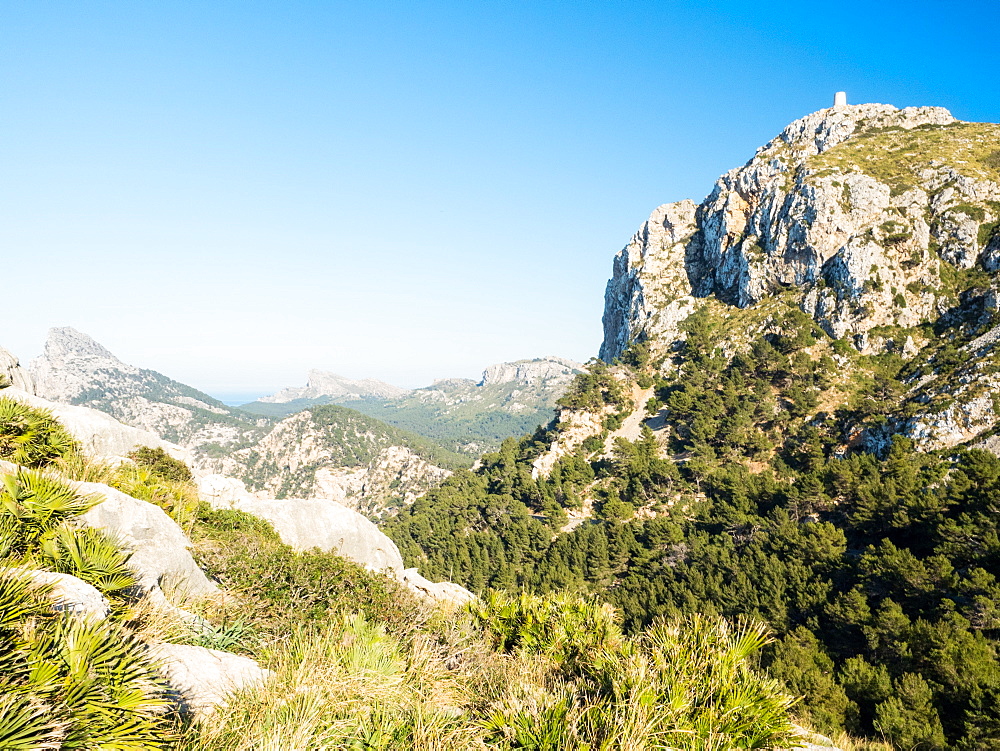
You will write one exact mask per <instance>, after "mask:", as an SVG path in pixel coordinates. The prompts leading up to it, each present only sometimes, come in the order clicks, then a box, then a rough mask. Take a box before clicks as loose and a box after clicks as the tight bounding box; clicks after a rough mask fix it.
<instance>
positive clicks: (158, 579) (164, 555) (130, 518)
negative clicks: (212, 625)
mask: <svg viewBox="0 0 1000 751" xmlns="http://www.w3.org/2000/svg"><path fill="white" fill-rule="evenodd" d="M71 484H72V485H73V486H74V487H75V488H77V490H78V491H79V492H81V493H86V494H91V493H92V494H95V495H99V496H102V497H103V498H104V500H103V501H102V502H101V503H99V504H97V505H96V506H94V508H92V509H90V510H89V511H88V512H87V513H86V514H84V515H83V516H82V517H80V519H81V521H82V522H83V523H84V524H86V525H87V526H90V527H94V528H97V529H103V530H106V531H107V532H109V533H111V534H113V535H114V536H115V537H117V538H118V539H119V540H120V541H121V542H122V543H123V544H124V545H125V547H127V548H128V549H129V550H131V551H132V559H131V564H132V566H133V567H134V568H135V569H136V570H137V572H138V573H139V577H140V581H139V584H140V586H141V588H142V589H143V590H145V591H149V590H152V589H154V588H156V587H158V586H160V585H162V584H164V583H169V584H170V586H171V587H172V588H174V589H175V590H177V591H180V592H183V593H186V594H188V595H193V596H202V595H209V594H213V593H215V592H216V591H218V588H217V587H216V586H215V585H214V584H212V582H210V581H209V580H208V577H207V576H205V573H204V572H203V571H202V570H201V569H200V568H198V565H197V564H196V563H195V562H194V558H192V557H191V553H190V551H189V550H188V548H189V547H190V546H191V541H190V540H188V538H187V535H185V534H184V531H183V530H182V529H181V528H180V527H179V526H178V525H177V522H175V521H174V520H173V519H171V518H170V517H169V516H167V514H166V512H164V511H163V509H161V508H160V507H159V506H156V505H154V504H152V503H147V502H146V501H140V500H138V499H136V498H132V497H131V496H128V495H126V494H125V493H122V492H121V491H120V490H115V489H114V488H111V487H108V486H107V485H101V484H99V483H94V482H74V483H71Z"/></svg>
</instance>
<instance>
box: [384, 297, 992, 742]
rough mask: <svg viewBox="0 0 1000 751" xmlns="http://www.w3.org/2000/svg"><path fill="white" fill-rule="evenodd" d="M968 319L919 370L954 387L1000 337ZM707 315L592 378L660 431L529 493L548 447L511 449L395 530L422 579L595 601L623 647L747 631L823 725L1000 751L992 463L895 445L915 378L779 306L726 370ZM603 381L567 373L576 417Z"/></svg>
mask: <svg viewBox="0 0 1000 751" xmlns="http://www.w3.org/2000/svg"><path fill="white" fill-rule="evenodd" d="M969 300H970V302H969V305H968V308H967V309H966V310H965V313H964V314H963V315H955V316H952V317H951V319H949V320H950V321H951V322H952V324H953V325H952V326H951V327H949V326H947V325H945V323H944V322H943V323H942V325H941V326H940V327H939V329H938V331H937V336H938V338H937V340H936V342H935V344H934V345H932V346H931V347H930V348H929V349H928V351H926V352H925V353H924V357H925V358H926V360H923V361H924V362H926V363H927V364H926V366H924V367H925V369H926V370H927V371H928V373H931V372H932V373H934V374H936V375H937V376H938V377H941V378H943V377H945V375H946V373H947V372H949V369H951V372H954V370H955V368H956V367H957V362H955V361H954V360H950V359H949V357H950V355H948V354H947V353H948V352H952V351H954V348H955V347H957V346H960V345H961V343H962V342H963V341H968V340H969V339H971V338H972V337H973V336H975V335H976V334H978V333H981V332H982V331H983V330H985V329H986V328H988V327H989V326H991V325H993V324H994V323H995V321H994V320H993V319H992V318H990V317H989V316H988V315H987V316H986V317H985V318H984V317H983V316H982V314H981V312H980V311H981V308H979V307H977V305H978V303H977V302H976V299H975V298H974V297H972V298H969ZM713 310H714V309H713V308H712V307H711V306H710V307H708V308H705V309H703V311H702V312H701V313H698V314H696V315H694V316H692V317H691V318H690V319H689V320H688V321H687V322H686V323H685V324H684V325H685V328H686V329H687V338H686V341H685V343H684V345H683V348H682V350H681V351H680V352H679V353H678V356H677V358H676V360H675V361H674V363H673V364H671V363H669V362H668V363H660V362H651V361H650V359H649V356H648V354H647V353H646V350H645V348H644V347H642V346H636V347H633V349H632V350H630V351H629V353H627V355H626V357H625V360H626V362H625V363H622V364H620V365H618V366H616V367H615V368H612V369H611V370H610V371H606V370H603V371H602V369H601V367H598V372H606V373H610V374H611V375H613V376H614V377H615V378H616V379H617V380H618V382H619V383H623V382H624V383H628V382H635V381H642V382H644V383H647V384H649V383H653V384H655V394H656V396H655V398H654V399H651V402H652V403H651V404H650V405H649V407H650V409H651V410H652V412H654V413H657V419H656V420H654V421H653V422H654V424H657V425H658V426H659V429H658V432H657V434H654V433H653V432H652V431H651V430H650V429H649V428H648V427H647V428H646V429H645V431H644V433H643V434H642V435H641V436H640V437H639V438H638V439H637V440H635V441H631V442H630V441H626V440H624V439H618V440H617V441H616V442H615V445H614V447H613V450H612V451H611V452H610V453H609V454H605V453H604V452H603V446H604V443H605V440H604V438H603V436H597V440H594V441H589V442H584V445H582V446H581V447H580V448H579V449H578V450H577V451H576V452H575V453H573V454H570V455H567V456H564V457H563V458H561V459H559V460H558V461H557V462H556V464H555V465H554V467H553V469H552V471H551V473H549V474H548V475H547V476H536V477H534V478H533V477H532V471H533V466H532V463H533V462H534V461H535V460H536V459H537V457H538V456H539V455H540V454H541V453H543V452H545V451H546V450H548V447H549V446H550V445H551V442H552V439H553V438H556V437H558V433H556V434H555V435H545V434H542V433H539V434H537V435H536V436H534V437H530V438H525V439H523V440H521V441H520V442H515V441H508V442H506V443H505V444H504V446H503V447H502V448H501V450H500V451H499V452H498V453H495V454H490V455H487V456H485V457H483V464H482V467H481V468H480V469H479V470H478V471H477V472H475V473H469V472H466V473H460V474H458V475H456V476H455V477H453V478H452V479H450V480H449V481H447V482H446V483H445V484H444V485H443V486H442V487H440V488H438V489H437V490H434V491H431V492H430V493H428V494H427V495H426V496H425V497H423V498H421V499H420V500H418V501H417V503H415V504H414V505H413V506H412V507H411V508H409V509H407V510H405V511H404V512H402V513H401V514H400V515H399V516H398V517H397V518H396V519H394V520H392V521H390V522H389V523H387V525H386V527H385V529H386V532H387V533H388V534H390V536H392V537H393V538H394V539H395V540H396V542H397V544H398V545H399V546H400V549H401V551H402V552H403V555H404V558H405V559H406V561H407V564H408V565H419V566H420V567H421V570H423V571H426V572H428V575H431V576H433V575H443V576H449V577H451V578H452V580H454V581H456V582H459V583H462V584H463V585H465V586H467V587H469V588H471V589H473V590H474V591H479V592H482V591H484V590H486V589H487V588H489V587H495V588H501V589H506V590H510V591H518V590H527V591H531V592H537V593H554V592H560V593H565V592H573V593H578V594H580V595H582V596H592V595H597V596H599V597H601V598H604V599H606V600H607V601H608V602H610V603H612V604H614V605H615V606H617V607H619V608H621V610H622V613H623V617H624V625H625V629H626V631H627V632H633V633H636V632H639V631H641V630H642V629H644V628H647V627H649V626H650V624H652V623H654V622H655V621H656V619H658V618H661V617H668V618H683V617H694V616H695V615H697V614H712V615H721V616H724V617H728V618H736V617H740V616H749V617H753V618H758V619H760V620H762V621H763V622H766V623H767V624H768V625H769V626H770V627H771V628H772V629H774V631H775V633H776V634H777V637H778V638H777V641H776V642H775V643H774V644H773V645H772V646H770V647H769V648H768V649H767V650H766V653H765V665H766V666H767V668H768V670H769V671H770V673H771V674H772V675H774V676H775V677H777V678H779V679H781V680H783V681H784V685H785V686H786V688H787V690H789V691H790V692H791V693H794V694H802V695H804V697H805V698H804V699H803V706H802V708H801V710H800V711H802V712H803V714H805V715H806V716H807V717H808V718H809V719H810V721H811V722H813V723H814V724H815V725H816V726H818V727H819V728H821V729H823V730H825V731H828V732H835V731H838V730H849V731H851V732H852V733H856V734H859V735H863V736H868V737H872V738H886V739H888V740H891V741H892V742H893V744H894V746H895V747H898V748H905V749H911V748H921V749H934V748H961V749H987V748H1000V716H998V715H997V713H996V712H995V707H996V706H997V702H998V700H1000V661H998V656H997V651H998V648H1000V609H998V606H997V603H998V602H1000V584H998V582H997V580H996V572H997V571H998V570H1000V542H998V540H1000V526H998V519H1000V516H998V510H997V508H996V499H997V497H998V493H1000V459H997V457H996V456H994V455H993V454H990V453H987V452H985V451H981V450H974V449H966V448H956V449H953V450H948V451H938V452H930V453H920V452H917V451H916V450H915V447H914V444H913V442H912V441H911V440H909V439H906V438H901V437H895V438H890V434H891V431H889V430H888V427H887V426H888V425H889V424H890V423H891V422H892V421H893V420H894V419H897V420H903V419H905V417H906V415H907V414H908V413H910V412H911V410H912V408H913V407H922V406H923V405H921V404H919V403H916V402H915V403H913V404H912V405H911V404H910V403H909V402H907V401H906V400H904V399H903V398H901V397H902V394H903V393H904V391H905V388H906V387H905V385H904V383H903V381H902V380H901V379H905V378H912V377H913V375H912V373H913V372H914V371H915V370H919V362H921V360H919V359H917V360H914V361H913V362H912V363H910V364H909V365H906V366H904V361H903V359H902V358H900V357H899V356H896V355H891V354H889V355H882V356H872V357H863V356H860V355H858V354H857V353H856V352H854V353H853V354H840V353H841V352H845V353H846V352H849V351H853V350H850V349H849V348H845V347H844V346H843V343H841V342H838V341H834V340H831V339H830V338H829V337H828V336H827V335H826V334H824V333H823V332H822V330H821V329H819V328H818V327H817V326H816V325H815V324H814V323H813V322H812V321H810V320H809V319H808V318H807V317H805V316H804V315H802V314H801V312H800V311H798V310H796V309H795V308H792V307H788V308H786V309H785V310H786V313H785V314H784V316H783V317H782V316H777V317H774V318H772V321H771V325H770V326H769V327H766V328H769V329H770V333H767V334H764V335H761V336H759V337H758V338H756V339H755V340H752V341H751V342H750V343H749V345H748V346H747V347H746V348H745V349H741V351H739V352H738V353H737V354H736V355H735V356H734V357H732V358H731V359H729V358H727V357H725V356H724V355H723V350H722V349H720V345H723V344H726V343H727V342H728V341H729V337H728V335H727V322H726V321H725V320H724V319H722V318H720V317H718V316H717V314H716V313H714V312H713ZM738 315H740V316H745V315H746V313H745V312H738ZM744 330H745V329H744ZM848 360H850V362H851V363H852V367H851V368H849V369H848V368H845V367H844V366H843V364H844V363H845V362H847V361H848ZM665 373H669V374H670V375H664V374H665ZM602 382H604V383H607V382H608V376H607V375H606V376H604V377H603V380H602V378H598V377H595V376H581V377H580V379H579V380H578V384H577V387H576V389H574V390H572V391H571V393H570V395H569V397H568V398H567V399H568V401H567V403H568V404H572V405H574V406H577V407H578V408H584V409H589V410H594V409H595V408H597V407H599V406H601V402H602V401H603V402H606V403H609V406H608V409H612V410H617V409H619V403H618V400H619V399H620V392H621V388H619V389H618V390H617V393H612V392H613V391H614V390H611V389H607V388H604V389H603V390H602V388H601V387H600V385H601V383H602ZM612 401H614V403H611V402H612ZM894 415H895V417H894ZM605 435H606V432H605ZM536 475H537V472H536ZM567 514H570V515H571V517H572V518H576V519H577V520H578V521H577V523H576V524H567ZM581 522H582V523H581Z"/></svg>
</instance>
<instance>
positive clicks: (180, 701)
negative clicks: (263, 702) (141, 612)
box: [150, 643, 274, 719]
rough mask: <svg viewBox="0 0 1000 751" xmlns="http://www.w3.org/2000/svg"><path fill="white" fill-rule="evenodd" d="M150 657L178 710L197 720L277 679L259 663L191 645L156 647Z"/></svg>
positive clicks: (151, 649) (152, 648)
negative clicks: (233, 697) (232, 698)
mask: <svg viewBox="0 0 1000 751" xmlns="http://www.w3.org/2000/svg"><path fill="white" fill-rule="evenodd" d="M150 654H151V656H152V657H153V658H154V659H155V660H157V661H158V662H159V663H160V664H161V665H162V668H163V677H164V678H165V680H166V681H167V685H168V686H169V688H170V695H171V698H172V699H173V701H174V703H175V704H176V705H177V707H178V709H179V710H180V711H181V712H182V713H183V714H185V715H188V716H192V717H194V718H195V719H198V718H202V717H205V716H208V715H210V714H211V713H212V712H214V711H215V710H216V709H218V708H219V707H222V706H225V704H226V700H227V699H228V698H229V697H230V696H231V695H232V694H233V693H234V692H236V691H240V690H243V689H248V688H255V687H258V686H261V685H263V684H264V683H265V682H266V681H267V680H268V679H269V678H270V677H271V676H273V675H274V673H272V672H271V671H270V670H267V669H265V668H262V667H261V666H260V665H258V664H257V661H256V660H253V659H251V658H249V657H243V656H241V655H234V654H232V653H231V652H223V651H221V650H218V649H208V648H206V647H196V646H192V645H189V644H165V643H164V644H155V645H153V646H152V647H150Z"/></svg>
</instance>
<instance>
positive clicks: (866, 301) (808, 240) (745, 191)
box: [601, 104, 1000, 360]
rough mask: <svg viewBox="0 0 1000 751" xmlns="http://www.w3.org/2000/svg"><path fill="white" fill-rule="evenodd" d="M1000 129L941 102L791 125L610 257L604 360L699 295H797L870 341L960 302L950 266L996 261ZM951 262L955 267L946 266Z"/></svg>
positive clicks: (734, 298) (668, 336) (829, 322)
mask: <svg viewBox="0 0 1000 751" xmlns="http://www.w3.org/2000/svg"><path fill="white" fill-rule="evenodd" d="M998 222H1000V126H998V125H995V124H991V123H964V122H961V121H958V120H956V119H955V118H954V117H952V115H951V114H950V113H949V112H948V111H947V110H945V109H943V108H940V107H909V108H906V109H897V108H895V107H892V106H891V105H886V104H862V105H853V106H842V107H832V108H828V109H824V110H820V111H819V112H814V113H812V114H810V115H807V116H806V117H803V118H801V119H799V120H796V121H795V122H793V123H791V124H790V125H788V126H787V127H786V128H784V129H783V130H782V132H781V133H780V134H779V135H778V136H776V137H775V138H774V139H772V140H771V141H770V142H769V143H767V144H766V145H765V146H763V147H761V148H760V149H758V151H757V153H756V155H755V156H754V157H753V158H752V159H751V160H750V161H749V162H747V163H746V164H745V165H744V166H742V167H739V168H737V169H734V170H731V171H730V172H727V173H726V174H725V175H723V176H722V177H720V178H719V180H718V181H717V182H716V184H715V187H714V188H713V190H712V192H711V194H710V195H709V196H708V197H707V198H706V199H705V200H704V201H703V202H702V203H701V204H700V205H698V206H697V207H695V206H694V204H693V203H692V202H690V201H681V202H678V203H672V204H665V205H663V206H660V207H659V208H657V209H656V210H654V211H653V213H652V215H651V216H650V218H649V219H648V220H647V221H646V223H644V224H643V226H642V227H640V229H639V231H638V232H637V233H636V234H635V235H634V236H633V237H632V239H631V240H630V242H629V244H628V245H626V247H625V248H624V249H623V250H622V251H620V252H619V253H618V255H617V256H616V258H615V263H614V272H613V277H612V279H611V281H610V282H609V283H608V289H607V293H606V296H605V313H604V329H605V330H604V333H605V337H604V343H603V345H602V348H601V357H602V358H603V359H605V360H612V359H614V358H615V357H617V356H619V355H620V354H621V353H622V352H623V351H624V349H625V347H627V346H628V344H629V343H630V342H632V341H635V340H637V339H648V340H650V341H653V342H659V343H660V344H661V345H662V346H669V345H670V344H671V343H672V342H673V341H675V340H676V339H677V338H678V337H679V336H681V332H680V331H679V328H678V325H679V323H680V322H681V321H683V320H684V319H685V318H686V317H687V316H688V315H690V313H691V312H692V310H693V309H694V307H695V306H696V304H697V301H698V299H699V298H709V297H712V298H715V299H717V300H719V301H721V302H722V303H724V304H727V305H732V306H736V307H739V308H747V307H750V306H752V305H755V304H756V303H758V302H760V301H762V300H764V299H765V298H768V297H771V296H776V295H781V294H790V295H792V296H794V297H795V298H796V302H797V304H798V305H799V306H800V307H801V308H802V309H803V310H804V311H805V312H806V313H808V314H809V315H810V316H812V317H813V318H814V319H815V320H816V321H817V323H819V324H820V326H822V327H823V328H824V329H825V330H826V331H827V332H828V333H829V334H831V335H832V336H834V337H835V338H848V339H849V340H850V341H851V342H852V343H853V344H855V345H856V346H862V347H863V346H865V345H864V343H865V342H867V337H866V334H867V332H869V331H870V330H872V329H873V328H876V327H879V326H883V327H884V326H900V327H904V328H905V327H911V326H916V325H918V324H920V323H922V322H925V321H929V320H933V319H934V318H936V316H937V315H939V314H940V313H941V312H942V311H943V310H945V309H947V308H948V307H949V306H950V305H952V304H953V302H954V300H955V296H956V294H957V291H958V290H957V289H956V288H955V283H956V276H955V273H954V271H955V270H960V269H972V268H974V267H977V266H978V267H979V268H982V269H984V270H986V271H991V270H995V269H997V268H1000V233H998V232H997V231H996V227H997V223H998ZM949 269H952V270H949Z"/></svg>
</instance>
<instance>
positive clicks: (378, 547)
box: [237, 498, 403, 571]
mask: <svg viewBox="0 0 1000 751" xmlns="http://www.w3.org/2000/svg"><path fill="white" fill-rule="evenodd" d="M237 508H238V509H239V510H240V511H245V512H247V513H248V514H253V515H254V516H257V517H259V518H261V519H264V520H266V521H268V522H270V523H271V526H273V527H274V530H275V531H276V532H277V533H278V536H279V537H281V540H282V542H284V543H285V544H286V545H291V546H292V547H293V548H295V549H296V550H311V549H312V548H319V549H320V550H324V551H329V552H333V553H337V554H338V555H342V556H343V557H344V558H348V559H350V560H352V561H354V562H355V563H360V564H361V565H362V566H364V567H365V568H368V569H371V570H373V571H382V570H384V569H392V570H393V571H402V569H403V557H402V556H401V555H400V554H399V548H397V547H396V543H394V542H393V541H392V540H390V539H389V538H388V537H387V536H386V535H385V534H383V533H382V532H381V531H380V530H379V528H378V527H376V526H375V525H374V524H373V523H372V522H371V521H370V520H368V519H367V518H365V517H364V516H362V515H361V514H359V513H358V512H357V511H352V510H351V509H349V508H347V507H346V506H342V505H341V504H339V503H337V502H336V501H330V500H327V499H321V500H320V499H306V498H290V499H287V500H281V501H275V500H259V499H258V500H252V501H244V502H241V503H240V504H239V505H238V506H237Z"/></svg>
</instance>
